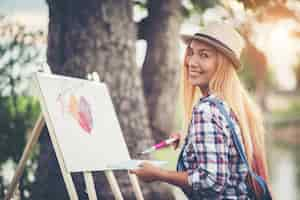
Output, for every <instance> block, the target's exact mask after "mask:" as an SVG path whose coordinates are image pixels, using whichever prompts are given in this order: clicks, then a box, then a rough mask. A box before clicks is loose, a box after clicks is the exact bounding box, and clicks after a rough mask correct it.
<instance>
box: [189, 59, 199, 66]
mask: <svg viewBox="0 0 300 200" xmlns="http://www.w3.org/2000/svg"><path fill="white" fill-rule="evenodd" d="M188 64H189V66H190V67H191V68H199V66H200V65H199V63H197V62H196V61H195V59H192V58H191V59H190V60H189V63H188Z"/></svg>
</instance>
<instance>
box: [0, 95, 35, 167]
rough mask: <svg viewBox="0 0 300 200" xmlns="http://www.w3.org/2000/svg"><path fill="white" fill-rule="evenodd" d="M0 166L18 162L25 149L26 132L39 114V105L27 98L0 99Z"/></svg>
mask: <svg viewBox="0 0 300 200" xmlns="http://www.w3.org/2000/svg"><path fill="white" fill-rule="evenodd" d="M0 102H1V104H0V164H1V163H4V162H6V161H8V160H13V161H14V162H16V163H17V162H18V161H19V159H20V157H21V153H22V151H23V149H24V147H25V141H26V132H27V131H28V129H29V128H31V127H32V125H33V124H34V122H35V120H36V119H37V116H38V113H39V110H40V109H39V104H38V102H37V101H36V100H34V99H33V97H29V96H15V97H14V96H7V97H0Z"/></svg>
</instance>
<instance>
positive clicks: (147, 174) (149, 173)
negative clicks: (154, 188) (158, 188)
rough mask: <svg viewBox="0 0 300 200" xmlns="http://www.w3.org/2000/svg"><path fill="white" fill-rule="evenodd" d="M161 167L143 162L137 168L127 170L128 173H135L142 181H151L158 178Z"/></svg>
mask: <svg viewBox="0 0 300 200" xmlns="http://www.w3.org/2000/svg"><path fill="white" fill-rule="evenodd" d="M161 172H162V169H161V168H159V167H156V166H154V165H152V164H150V163H149V162H143V163H141V164H140V165H139V168H138V169H135V170H129V173H131V174H135V175H137V176H138V177H139V178H140V179H141V180H143V181H144V182H153V181H158V180H160V175H161Z"/></svg>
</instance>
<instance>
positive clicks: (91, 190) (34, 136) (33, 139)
mask: <svg viewBox="0 0 300 200" xmlns="http://www.w3.org/2000/svg"><path fill="white" fill-rule="evenodd" d="M49 69H50V68H48V69H47V68H45V67H44V68H43V72H47V73H51V72H50V71H49ZM91 79H92V80H93V81H99V77H98V75H97V74H96V73H95V72H94V73H93V76H92V77H91ZM44 117H47V116H43V115H42V114H40V116H39V117H38V120H37V122H36V124H35V126H34V128H33V131H32V133H31V136H30V138H29V140H28V142H27V144H26V146H25V150H24V152H23V154H22V157H21V160H20V162H19V164H18V167H17V169H16V172H15V174H14V177H13V180H12V182H11V184H10V186H9V188H8V192H7V193H6V195H5V200H10V199H11V198H12V196H13V194H14V191H15V188H16V186H17V185H18V182H19V179H20V177H21V176H22V174H23V171H24V169H25V164H26V161H27V160H28V158H29V155H30V153H31V151H32V149H33V147H34V146H35V145H36V143H37V141H38V138H39V136H40V134H41V131H42V128H43V127H44V125H45V119H44ZM48 129H49V135H50V139H51V142H52V145H53V148H54V151H55V154H56V157H57V160H58V164H59V166H60V169H61V172H62V175H63V179H64V182H65V184H66V188H67V191H68V194H69V197H70V199H71V200H78V195H77V193H76V189H75V186H74V183H73V180H72V177H71V173H70V172H68V171H67V168H66V165H65V162H64V160H63V156H62V152H61V150H60V148H59V145H58V141H57V138H56V136H55V134H54V130H53V128H52V127H51V126H49V127H48ZM104 173H105V176H106V178H107V179H108V182H109V185H110V187H111V189H112V192H113V195H114V197H115V199H117V200H123V197H122V193H121V190H120V188H119V186H118V183H117V180H116V178H115V176H114V174H113V172H112V170H106V171H104ZM83 175H84V180H85V183H86V189H87V193H88V197H89V199H90V200H97V195H96V190H95V184H94V180H93V176H92V172H90V171H84V172H83ZM128 175H129V180H130V182H131V184H132V186H133V191H134V194H135V196H136V198H137V199H138V200H144V198H143V194H142V191H141V188H140V185H139V182H138V179H137V177H136V176H135V175H133V174H130V173H128Z"/></svg>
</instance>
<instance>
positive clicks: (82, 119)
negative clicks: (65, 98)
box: [68, 95, 93, 134]
mask: <svg viewBox="0 0 300 200" xmlns="http://www.w3.org/2000/svg"><path fill="white" fill-rule="evenodd" d="M68 111H69V113H70V114H71V116H72V117H73V118H74V119H75V120H76V121H77V122H78V124H79V125H80V127H81V128H82V129H83V130H84V131H85V132H87V133H89V134H91V131H92V129H93V117H92V112H91V106H90V104H89V103H88V101H87V100H86V98H85V97H83V96H80V97H79V102H78V98H76V97H75V96H74V95H70V98H69V102H68Z"/></svg>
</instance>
